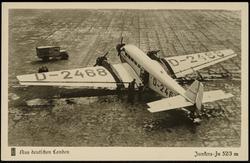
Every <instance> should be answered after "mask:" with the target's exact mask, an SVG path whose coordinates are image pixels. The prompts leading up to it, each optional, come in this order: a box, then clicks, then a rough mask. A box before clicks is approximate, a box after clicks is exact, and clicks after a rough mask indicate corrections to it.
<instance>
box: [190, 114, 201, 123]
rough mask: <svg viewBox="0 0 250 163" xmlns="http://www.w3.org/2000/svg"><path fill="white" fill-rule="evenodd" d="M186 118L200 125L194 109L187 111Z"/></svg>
mask: <svg viewBox="0 0 250 163" xmlns="http://www.w3.org/2000/svg"><path fill="white" fill-rule="evenodd" d="M188 118H189V119H190V120H191V121H192V122H193V124H196V125H200V123H201V119H200V117H199V114H198V113H197V112H195V111H189V113H188Z"/></svg>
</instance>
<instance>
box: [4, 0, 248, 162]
mask: <svg viewBox="0 0 250 163" xmlns="http://www.w3.org/2000/svg"><path fill="white" fill-rule="evenodd" d="M42 4H43V5H44V6H43V7H40V6H39V5H38V4H33V5H34V7H32V5H30V6H31V7H30V6H28V5H27V7H25V5H24V4H22V3H14V5H13V6H11V5H10V4H8V3H5V4H4V5H5V6H3V7H6V8H7V9H6V10H3V11H7V12H5V14H4V15H3V17H4V18H5V19H3V20H7V22H6V23H7V24H5V25H4V26H6V28H7V32H5V33H4V34H5V36H7V38H4V40H5V41H4V42H5V43H4V44H5V45H4V46H3V44H2V46H3V47H5V48H4V49H5V50H6V51H7V53H3V52H2V65H5V66H6V67H4V68H3V67H2V72H3V71H5V75H6V76H5V77H6V78H3V77H2V79H4V80H5V83H2V87H4V88H5V90H6V91H5V92H4V93H5V96H6V98H5V99H6V100H2V102H4V103H5V105H4V106H7V107H6V108H5V107H3V108H2V112H3V110H5V112H4V113H6V114H2V117H3V116H5V119H6V121H5V122H6V123H4V122H2V125H5V128H6V131H5V132H4V133H5V136H7V137H6V139H5V140H6V141H7V142H6V141H5V144H6V150H7V151H6V152H7V153H8V154H7V156H6V158H8V159H14V160H15V157H16V158H17V157H18V159H24V160H25V159H27V160H30V159H33V158H34V159H36V157H39V158H40V159H41V158H44V157H51V159H52V160H53V159H54V158H53V157H59V160H60V159H62V158H66V157H67V158H68V157H70V156H69V155H71V154H73V152H72V151H70V149H71V147H74V148H77V149H78V148H79V150H77V151H78V152H79V153H82V155H83V156H82V157H83V158H82V160H84V155H86V154H84V152H81V150H80V149H81V148H82V147H88V148H90V149H95V148H96V147H100V148H101V149H102V150H103V151H105V150H106V149H107V148H109V147H112V148H114V150H115V149H116V148H118V149H119V151H121V152H122V151H123V149H126V150H127V149H131V150H133V149H136V148H137V147H140V148H142V151H143V150H147V149H149V150H151V149H152V150H154V149H157V150H158V149H159V150H160V149H166V150H170V149H175V150H177V149H180V152H179V154H178V155H180V153H181V149H185V148H187V147H188V148H190V149H192V150H191V151H192V152H191V151H190V152H191V154H190V155H189V156H183V157H181V156H178V155H177V153H176V156H174V155H173V156H170V155H168V156H166V153H165V154H164V153H162V156H160V155H161V154H160V153H159V154H157V155H158V156H159V158H161V160H162V159H163V160H164V159H165V160H168V159H167V158H168V157H169V158H170V159H171V160H179V159H181V158H183V159H185V158H186V160H188V159H197V160H203V159H204V160H212V159H217V160H244V159H247V158H248V156H246V153H241V152H242V151H246V150H247V149H248V146H247V144H248V142H245V140H247V137H248V134H247V133H248V132H247V130H248V120H247V119H248V117H247V113H248V107H247V101H245V102H243V99H247V98H245V97H247V94H248V93H247V91H248V90H247V82H248V79H245V78H246V77H247V74H248V68H247V67H248V66H247V65H248V53H247V50H246V49H248V47H247V46H248V42H246V40H247V41H248V38H247V39H246V37H247V36H248V33H247V31H248V24H247V26H246V24H245V22H246V21H247V20H248V19H247V15H245V13H248V8H247V4H246V3H236V4H235V7H234V8H233V7H232V6H234V5H233V4H232V3H231V4H230V3H224V4H223V3H222V4H221V3H218V6H221V7H217V6H216V5H217V4H216V3H213V4H207V5H206V4H205V3H204V4H203V3H200V4H199V5H194V6H193V9H192V8H191V7H190V6H191V3H189V4H187V5H186V7H185V5H184V4H183V5H182V3H179V6H178V3H175V5H174V6H173V4H172V3H159V4H158V6H159V7H158V8H157V7H156V6H157V3H141V4H140V3H135V2H134V3H127V7H126V5H124V4H125V3H124V4H123V3H114V4H115V5H111V4H112V3H108V2H106V3H105V5H100V4H99V6H98V5H97V4H98V3H92V4H91V5H90V4H89V3H79V4H78V5H77V4H76V3H69V5H67V3H65V4H62V3H59V2H58V3H51V5H50V3H42ZM57 4H58V6H57ZM88 4H89V7H88ZM109 4H110V6H109ZM142 4H145V5H146V7H144V8H143V7H142V6H141V5H142ZM8 5H9V6H8ZM59 5H61V6H62V7H61V8H60V7H59ZM70 5H75V8H74V7H72V6H70ZM201 5H204V8H203V7H200V8H199V6H201ZM7 6H8V7H7ZM19 6H20V7H19ZM41 6H42V5H41ZM53 6H54V7H53ZM131 6H132V7H131ZM172 6H173V7H172ZM182 6H184V7H182ZM243 26H244V27H243ZM2 28H3V23H2ZM2 30H3V29H2ZM243 32H244V33H243ZM2 33H3V31H2ZM2 37H4V36H2ZM2 39H3V38H2ZM243 45H245V46H243ZM4 59H7V60H5V63H4V64H3V62H4V61H3V60H4ZM3 75H4V74H3ZM2 82H3V81H2ZM5 84H6V85H5ZM2 106H3V105H2ZM243 116H244V117H243ZM3 123H4V124H3ZM243 124H244V125H247V126H245V127H242V126H243ZM242 129H243V130H242ZM1 141H2V140H1ZM33 147H34V148H33ZM62 147H63V148H62ZM128 147H129V148H128ZM29 148H30V149H29ZM68 148H70V149H68ZM215 149H218V150H215ZM238 149H239V150H238ZM130 152H131V151H130ZM152 153H153V152H152ZM183 153H185V152H183ZM122 155H125V152H124V153H123V154H122ZM157 155H156V154H155V153H154V154H153V157H152V159H154V160H157V157H156V156H157ZM110 156H111V153H110ZM86 157H89V158H88V159H87V160H95V159H93V158H92V157H91V156H90V155H89V156H86ZM73 158H74V159H76V160H78V159H79V158H76V157H75V156H74V157H72V159H73ZM80 158H81V157H80ZM101 158H105V159H107V160H112V159H116V156H114V158H112V157H108V156H107V157H97V158H96V160H99V159H101ZM122 158H125V157H122ZM127 158H128V160H130V159H132V160H133V159H135V160H137V159H140V160H145V158H150V156H145V158H144V157H142V156H141V155H140V157H138V158H137V157H135V156H134V157H132V158H130V157H129V154H128V156H127ZM57 159H58V158H57Z"/></svg>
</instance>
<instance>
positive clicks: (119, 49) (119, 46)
mask: <svg viewBox="0 0 250 163" xmlns="http://www.w3.org/2000/svg"><path fill="white" fill-rule="evenodd" d="M124 45H125V44H124V43H123V37H122V38H121V42H120V44H117V45H116V50H117V53H118V56H120V54H121V48H122V47H123V46H124Z"/></svg>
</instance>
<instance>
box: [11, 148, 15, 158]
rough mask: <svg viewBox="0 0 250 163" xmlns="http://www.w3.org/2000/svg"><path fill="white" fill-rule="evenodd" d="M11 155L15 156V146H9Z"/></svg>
mask: <svg viewBox="0 0 250 163" xmlns="http://www.w3.org/2000/svg"><path fill="white" fill-rule="evenodd" d="M11 156H16V148H11Z"/></svg>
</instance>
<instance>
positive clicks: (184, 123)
mask: <svg viewBox="0 0 250 163" xmlns="http://www.w3.org/2000/svg"><path fill="white" fill-rule="evenodd" d="M161 114H162V115H161V116H160V117H159V116H156V117H154V120H152V121H151V122H150V123H151V127H150V128H148V130H147V129H146V131H149V132H158V131H161V132H162V131H167V132H169V133H171V132H172V129H175V128H178V127H185V128H187V129H188V130H189V131H190V132H191V133H193V134H195V133H196V128H197V124H194V123H193V122H192V121H191V120H190V119H189V118H188V117H187V115H186V114H185V113H184V112H183V111H182V110H170V111H168V112H161Z"/></svg>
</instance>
